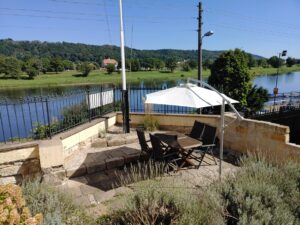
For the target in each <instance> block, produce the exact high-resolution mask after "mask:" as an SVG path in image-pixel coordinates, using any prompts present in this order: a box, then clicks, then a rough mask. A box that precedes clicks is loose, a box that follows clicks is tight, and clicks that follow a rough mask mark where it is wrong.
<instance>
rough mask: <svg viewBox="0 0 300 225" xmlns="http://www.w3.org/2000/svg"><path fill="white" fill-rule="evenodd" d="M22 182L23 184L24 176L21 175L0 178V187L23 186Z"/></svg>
mask: <svg viewBox="0 0 300 225" xmlns="http://www.w3.org/2000/svg"><path fill="white" fill-rule="evenodd" d="M21 182H22V176H21V175H16V176H9V177H0V185H6V184H21Z"/></svg>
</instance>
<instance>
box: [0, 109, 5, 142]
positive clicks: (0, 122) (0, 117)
mask: <svg viewBox="0 0 300 225" xmlns="http://www.w3.org/2000/svg"><path fill="white" fill-rule="evenodd" d="M0 124H1V128H2V129H1V130H2V135H3V140H4V144H6V138H5V133H4V125H3V121H2V115H1V111H0Z"/></svg>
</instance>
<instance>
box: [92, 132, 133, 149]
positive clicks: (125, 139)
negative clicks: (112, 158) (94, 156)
mask: <svg viewBox="0 0 300 225" xmlns="http://www.w3.org/2000/svg"><path fill="white" fill-rule="evenodd" d="M136 142H138V137H137V135H136V132H134V133H129V134H107V135H106V137H105V138H97V139H96V140H95V141H93V143H92V147H93V148H105V147H111V146H121V145H125V144H132V143H136Z"/></svg>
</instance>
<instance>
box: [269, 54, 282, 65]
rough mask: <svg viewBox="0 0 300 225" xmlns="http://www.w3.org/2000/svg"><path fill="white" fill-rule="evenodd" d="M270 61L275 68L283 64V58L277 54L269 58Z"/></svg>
mask: <svg viewBox="0 0 300 225" xmlns="http://www.w3.org/2000/svg"><path fill="white" fill-rule="evenodd" d="M268 63H269V64H270V65H271V66H272V67H274V68H278V67H279V66H281V65H282V64H283V60H282V59H280V60H279V58H278V57H277V56H272V57H271V58H269V59H268Z"/></svg>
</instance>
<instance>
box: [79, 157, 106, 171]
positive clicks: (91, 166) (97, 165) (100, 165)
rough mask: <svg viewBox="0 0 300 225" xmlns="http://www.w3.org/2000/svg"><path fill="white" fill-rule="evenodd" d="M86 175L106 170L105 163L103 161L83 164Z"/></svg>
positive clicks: (91, 161)
mask: <svg viewBox="0 0 300 225" xmlns="http://www.w3.org/2000/svg"><path fill="white" fill-rule="evenodd" d="M84 164H85V166H86V170H87V173H88V174H92V173H97V172H101V171H103V170H105V169H106V163H105V161H104V160H89V161H88V162H84Z"/></svg>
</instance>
